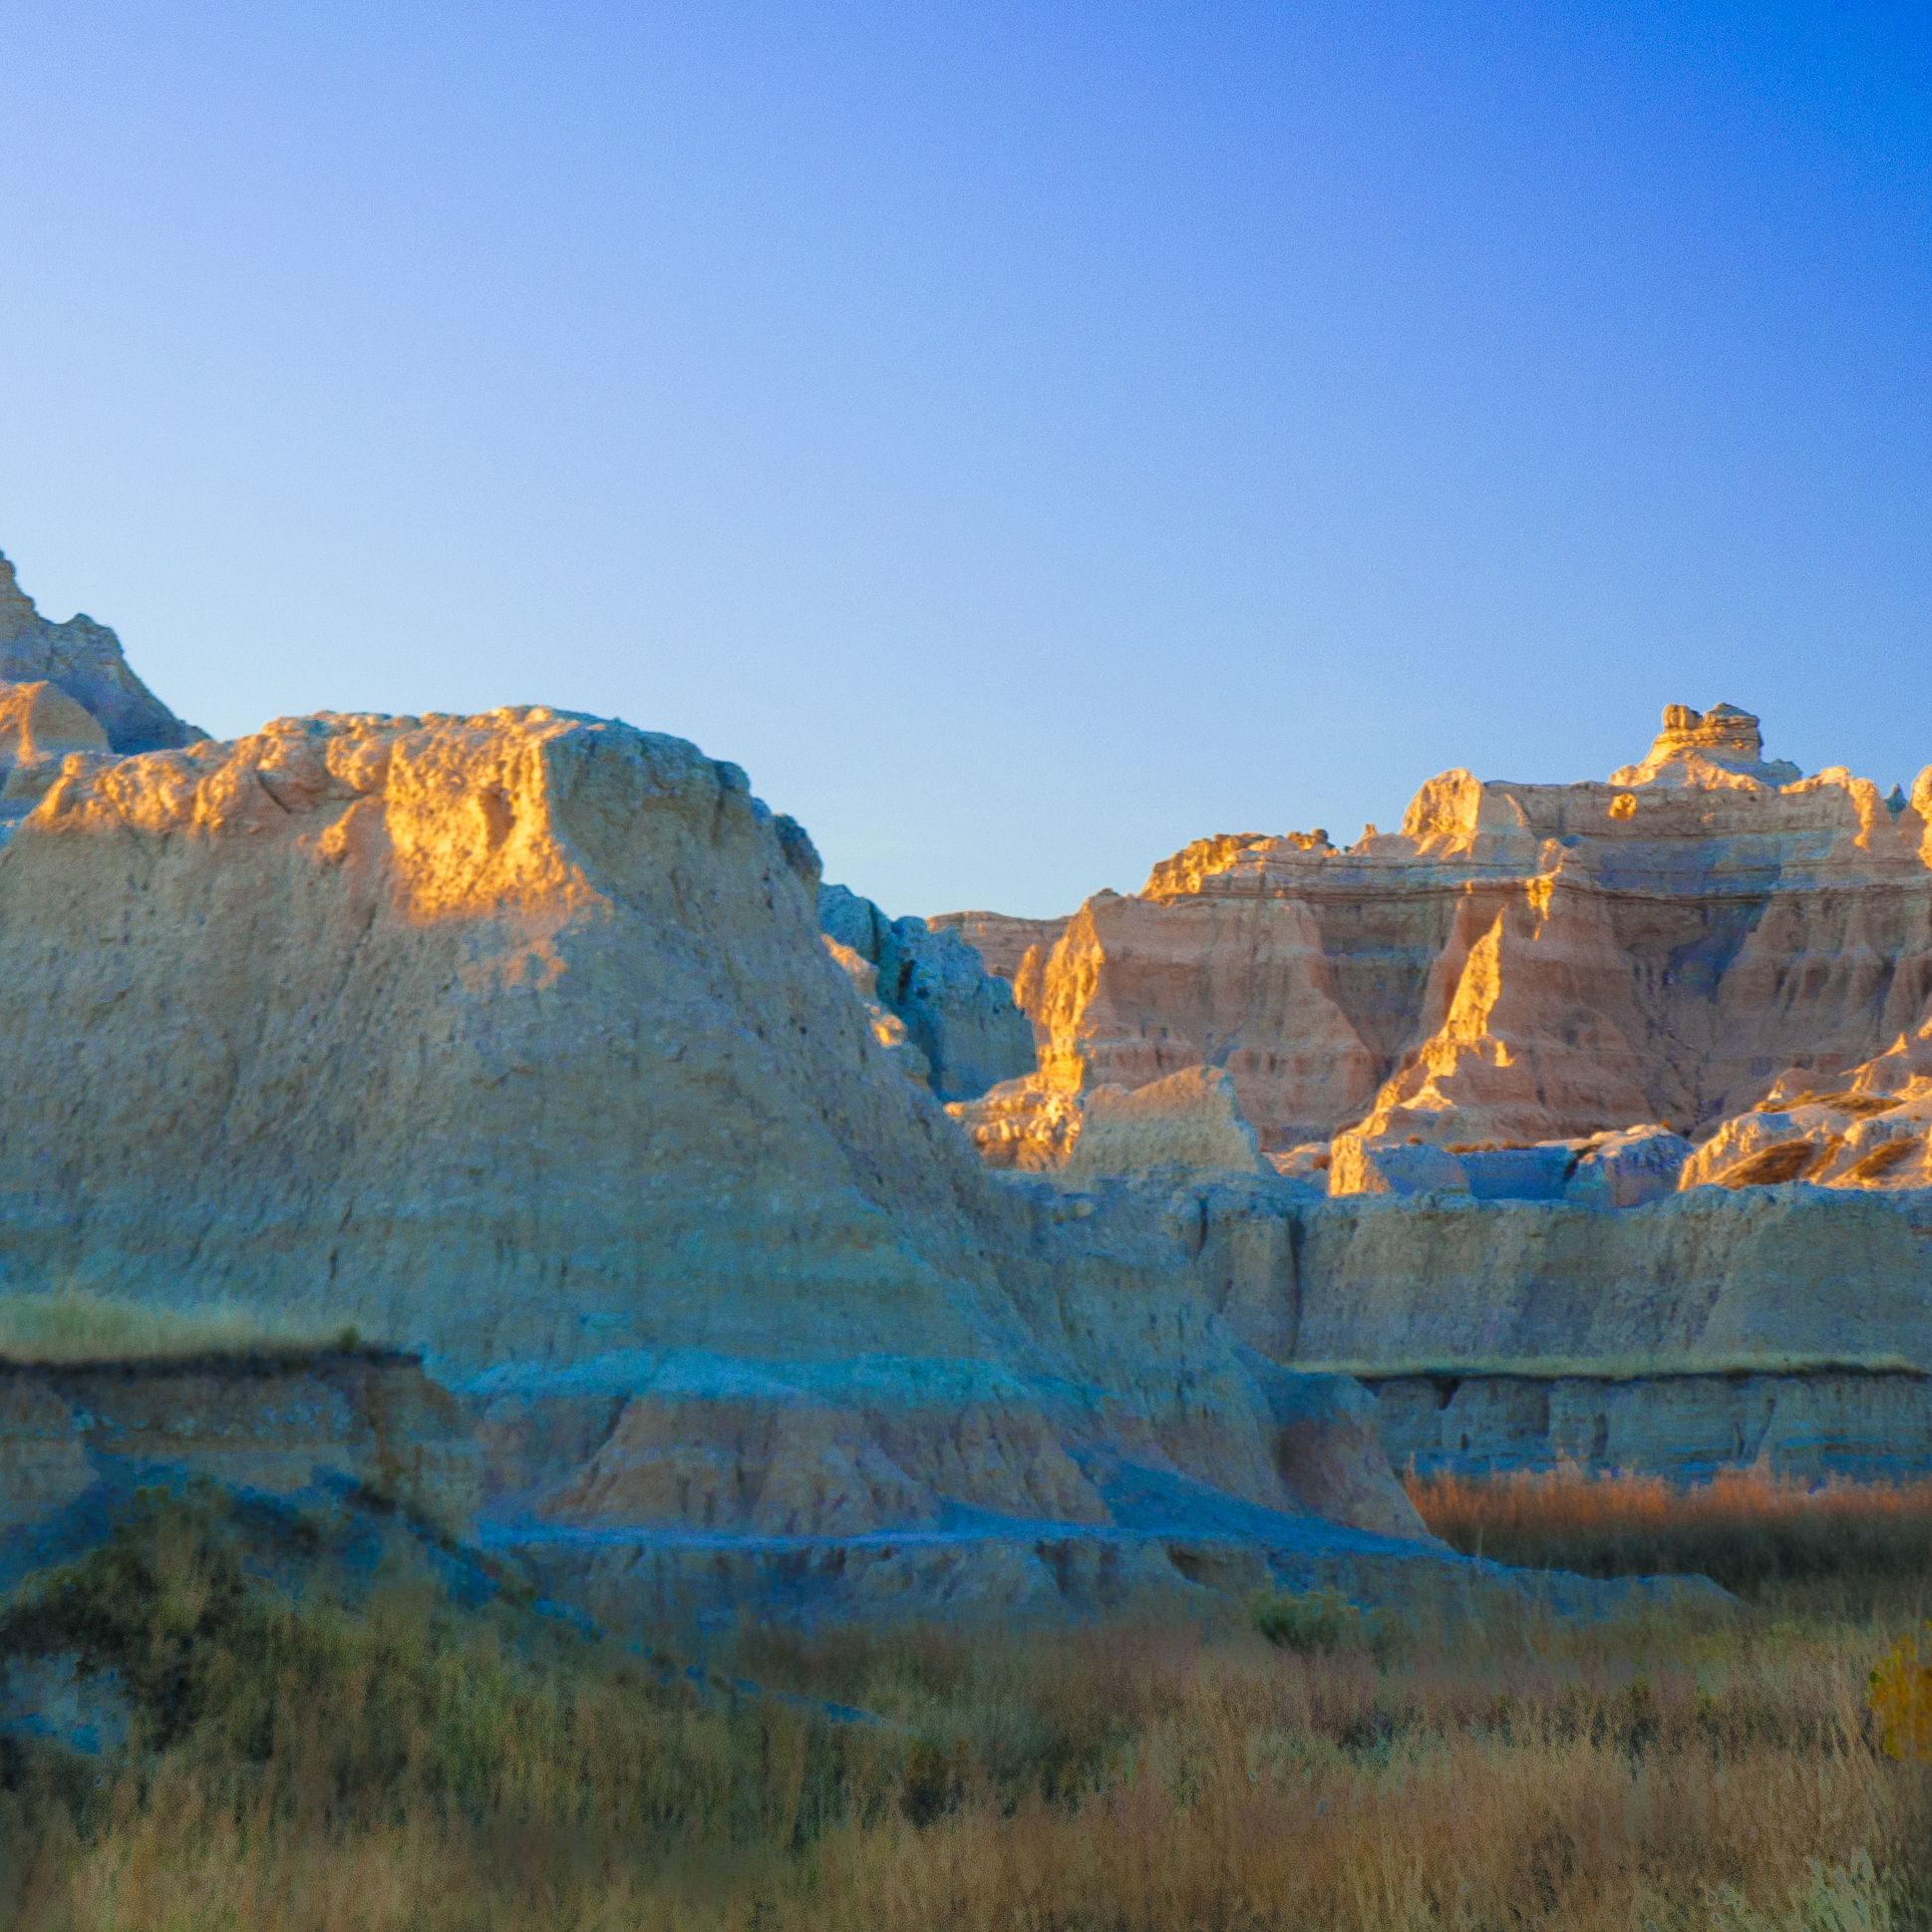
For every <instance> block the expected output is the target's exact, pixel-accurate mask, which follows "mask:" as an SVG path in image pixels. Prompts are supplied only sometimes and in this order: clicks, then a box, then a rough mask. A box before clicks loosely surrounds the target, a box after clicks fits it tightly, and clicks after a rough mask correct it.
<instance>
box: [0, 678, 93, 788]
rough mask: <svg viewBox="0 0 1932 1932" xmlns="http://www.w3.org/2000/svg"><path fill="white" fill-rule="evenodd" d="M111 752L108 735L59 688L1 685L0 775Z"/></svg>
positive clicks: (51, 686) (55, 686)
mask: <svg viewBox="0 0 1932 1932" xmlns="http://www.w3.org/2000/svg"><path fill="white" fill-rule="evenodd" d="M107 749H108V735H107V733H106V732H104V731H103V730H102V729H101V727H100V726H99V725H98V724H97V723H96V722H95V721H94V718H93V717H92V716H91V715H90V714H89V713H88V712H86V711H84V710H83V709H82V708H81V707H80V706H79V705H77V704H76V703H75V702H74V700H73V699H72V698H70V697H69V696H68V695H67V693H66V692H65V691H63V690H62V689H61V688H60V686H59V685H57V684H48V683H46V682H45V681H43V682H41V683H38V684H0V773H11V772H12V771H13V770H14V768H15V767H16V766H20V765H27V764H33V763H37V762H39V761H41V760H43V759H60V758H65V757H66V756H67V754H68V753H69V752H105V751H106V750H107Z"/></svg>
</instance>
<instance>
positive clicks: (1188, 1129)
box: [1060, 1067, 1266, 1186]
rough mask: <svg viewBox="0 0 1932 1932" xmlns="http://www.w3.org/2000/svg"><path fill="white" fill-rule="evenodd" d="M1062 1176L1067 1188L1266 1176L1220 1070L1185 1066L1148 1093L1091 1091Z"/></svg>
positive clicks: (1119, 1089) (1231, 1085)
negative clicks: (1147, 1178) (1144, 1177)
mask: <svg viewBox="0 0 1932 1932" xmlns="http://www.w3.org/2000/svg"><path fill="white" fill-rule="evenodd" d="M1085 1102H1086V1105H1085V1108H1084V1110H1083V1117H1082V1121H1081V1128H1080V1132H1079V1134H1078V1136H1077V1137H1076V1138H1075V1140H1074V1144H1073V1150H1072V1151H1071V1152H1070V1153H1069V1154H1068V1156H1067V1162H1066V1165H1065V1166H1064V1167H1063V1168H1062V1169H1061V1174H1060V1177H1061V1179H1062V1180H1064V1181H1065V1182H1066V1183H1067V1184H1068V1185H1069V1186H1080V1185H1082V1184H1084V1183H1086V1182H1089V1181H1094V1180H1100V1179H1103V1178H1108V1177H1118V1178H1127V1177H1128V1176H1132V1175H1139V1174H1155V1173H1167V1174H1173V1175H1175V1176H1177V1177H1186V1176H1192V1175H1219V1174H1229V1173H1235V1174H1258V1173H1262V1172H1264V1171H1266V1169H1265V1167H1264V1164H1263V1162H1262V1159H1261V1150H1260V1148H1259V1147H1258V1146H1257V1145H1256V1142H1255V1136H1254V1129H1253V1128H1252V1127H1249V1126H1248V1124H1247V1122H1246V1121H1244V1120H1243V1119H1242V1118H1241V1110H1240V1107H1239V1105H1238V1104H1237V1102H1236V1100H1235V1094H1234V1083H1233V1081H1232V1080H1230V1079H1229V1078H1228V1076H1227V1075H1226V1074H1225V1073H1224V1072H1222V1071H1221V1070H1220V1069H1218V1068H1213V1067H1188V1068H1184V1069H1182V1071H1181V1072H1179V1073H1177V1074H1169V1075H1168V1076H1167V1077H1166V1078H1165V1079H1164V1080H1156V1081H1151V1082H1149V1083H1148V1084H1147V1085H1146V1086H1145V1087H1140V1088H1135V1089H1132V1090H1128V1089H1127V1088H1125V1087H1096V1088H1094V1089H1093V1090H1092V1091H1091V1092H1089V1093H1088V1094H1087V1095H1086V1096H1085Z"/></svg>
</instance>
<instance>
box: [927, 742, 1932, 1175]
mask: <svg viewBox="0 0 1932 1932" xmlns="http://www.w3.org/2000/svg"><path fill="white" fill-rule="evenodd" d="M1762 751H1763V747H1762V739H1761V736H1760V732H1759V726H1758V721H1757V719H1755V718H1753V717H1752V716H1751V715H1750V714H1748V713H1745V712H1742V711H1739V710H1738V709H1736V708H1735V707H1731V706H1719V707H1717V708H1715V709H1714V710H1713V711H1711V712H1710V713H1706V714H1700V713H1696V712H1693V711H1691V710H1690V709H1689V708H1687V707H1684V706H1672V707H1671V708H1670V709H1669V711H1668V712H1667V714H1666V720H1665V728H1664V731H1663V732H1662V733H1661V734H1660V736H1659V738H1658V741H1657V744H1656V746H1655V747H1653V749H1652V752H1651V755H1650V756H1649V757H1648V758H1647V759H1645V760H1644V761H1643V762H1642V763H1641V764H1639V765H1635V766H1631V767H1627V768H1625V769H1624V770H1622V771H1620V772H1618V773H1617V774H1615V775H1614V777H1613V779H1612V780H1611V781H1610V782H1609V783H1607V784H1583V785H1567V786H1566V785H1521V784H1516V783H1511V782H1501V781H1494V782H1489V783H1482V782H1479V781H1477V780H1476V779H1474V778H1473V777H1471V776H1470V775H1469V774H1468V773H1466V772H1459V771H1458V772H1449V773H1445V774H1443V775H1442V776H1441V777H1440V778H1437V779H1434V780H1432V781H1431V782H1430V783H1429V784H1428V785H1426V786H1424V787H1423V789H1422V791H1421V792H1419V793H1418V794H1417V796H1416V799H1415V801H1414V803H1413V804H1412V805H1411V806H1410V808H1409V811H1408V813H1407V815H1406V817H1405V819H1404V822H1403V827H1402V830H1401V831H1400V832H1398V833H1378V832H1376V831H1375V830H1374V828H1373V827H1370V828H1369V829H1368V830H1367V831H1366V832H1365V834H1364V836H1363V837H1362V838H1361V839H1360V840H1359V841H1358V842H1357V843H1356V844H1355V845H1353V846H1351V847H1349V848H1347V849H1346V850H1344V849H1339V848H1338V847H1336V846H1335V845H1334V844H1333V843H1332V842H1330V840H1329V838H1328V836H1327V834H1326V833H1325V832H1308V833H1289V834H1286V835H1282V836H1262V835H1260V834H1254V833H1242V834H1237V835H1227V836H1220V837H1214V838H1207V839H1201V840H1198V841H1196V842H1195V843H1194V844H1193V845H1190V846H1188V847H1187V848H1186V849H1185V850H1184V851H1182V852H1180V853H1177V854H1176V855H1175V856H1174V857H1173V858H1171V859H1168V860H1166V861H1163V862H1162V863H1161V864H1159V865H1156V866H1155V867H1154V868H1153V871H1152V874H1151V875H1150V877H1149V878H1148V881H1147V884H1146V886H1145V888H1144V889H1143V890H1142V891H1141V892H1140V893H1139V894H1138V895H1136V896H1134V897H1130V898H1124V897H1122V896H1121V895H1119V894H1116V893H1111V892H1106V893H1100V894H1097V895H1096V896H1095V897H1094V898H1092V899H1090V900H1089V901H1088V902H1087V904H1086V905H1084V906H1083V907H1082V908H1081V909H1080V911H1079V912H1078V913H1076V914H1074V915H1073V916H1072V918H1071V919H1070V920H1068V921H1067V923H1066V924H1065V927H1064V929H1063V930H1062V931H1060V933H1059V934H1058V936H1057V937H1053V938H1052V940H1051V946H1050V948H1049V949H1048V950H1046V951H1045V953H1044V955H1043V953H1042V947H1043V946H1045V945H1046V942H1047V939H1048V936H1049V933H1050V930H1051V925H1050V922H1005V924H1004V925H1003V924H1002V922H1000V921H998V920H997V919H996V918H995V917H994V915H990V914H986V913H973V914H960V915H954V916H955V917H956V918H957V920H958V921H959V922H960V924H961V928H962V929H963V930H964V929H971V930H975V931H980V932H984V933H986V934H988V935H989V950H988V952H987V955H986V956H987V959H988V963H989V966H991V968H992V969H993V970H995V971H1000V972H1006V973H1009V974H1010V975H1011V977H1012V978H1013V981H1014V986H1015V995H1016V998H1017V999H1018V1001H1019V1004H1020V1005H1021V1006H1022V1007H1023V1008H1024V1009H1025V1010H1026V1012H1027V1013H1028V1015H1029V1017H1030V1018H1031V1019H1032V1020H1033V1022H1034V1024H1035V1027H1036V1030H1037V1032H1038V1033H1039V1036H1040V1039H1041V1049H1040V1072H1039V1074H1038V1075H1037V1076H1036V1077H1035V1084H1036V1085H1037V1086H1038V1087H1040V1088H1041V1089H1042V1090H1043V1091H1045V1090H1053V1091H1062V1092H1070V1093H1078V1092H1080V1091H1082V1090H1083V1089H1085V1088H1088V1087H1095V1086H1102V1085H1117V1086H1124V1087H1128V1088H1133V1087H1140V1086H1144V1085H1146V1084H1148V1083H1150V1082H1152V1081H1156V1080H1160V1079H1163V1078H1165V1077H1166V1076H1168V1075H1170V1074H1172V1073H1174V1072H1177V1071H1178V1070H1180V1069H1182V1068H1185V1067H1191V1066H1198V1065H1203V1064H1204V1065H1207V1066H1210V1067H1214V1068H1219V1069H1224V1070H1225V1071H1226V1072H1227V1073H1228V1075H1229V1076H1230V1077H1231V1078H1232V1080H1233V1082H1234V1086H1235V1091H1236V1094H1237V1096H1238V1099H1239V1103H1240V1107H1241V1111H1242V1113H1243V1114H1244V1115H1245V1116H1246V1118H1247V1119H1248V1121H1249V1122H1250V1123H1251V1124H1252V1125H1253V1126H1254V1127H1255V1129H1256V1131H1257V1133H1258V1135H1259V1137H1260V1142H1261V1145H1262V1147H1263V1148H1264V1149H1265V1150H1269V1151H1276V1152H1287V1151H1290V1150H1293V1149H1295V1148H1297V1147H1304V1146H1312V1145H1314V1144H1317V1143H1326V1142H1328V1141H1330V1140H1331V1139H1333V1138H1334V1137H1335V1136H1337V1135H1338V1134H1342V1133H1349V1134H1352V1135H1353V1136H1354V1137H1355V1138H1356V1140H1357V1141H1358V1142H1359V1143H1361V1144H1362V1145H1365V1146H1374V1145H1388V1144H1397V1145H1400V1144H1406V1143H1408V1142H1409V1141H1410V1140H1412V1139H1414V1140H1419V1141H1422V1142H1425V1143H1428V1144H1431V1145H1435V1146H1439V1147H1446V1148H1447V1147H1480V1146H1483V1145H1485V1144H1486V1145H1488V1146H1495V1147H1503V1148H1508V1147H1512V1146H1523V1145H1528V1144H1531V1143H1535V1142H1538V1141H1552V1140H1574V1139H1577V1138H1580V1137H1586V1136H1590V1135H1597V1134H1602V1133H1605V1132H1612V1131H1621V1130H1624V1129H1627V1128H1630V1127H1633V1126H1637V1125H1660V1126H1662V1127H1667V1128H1669V1129H1671V1130H1673V1131H1675V1132H1676V1133H1678V1134H1679V1135H1681V1136H1684V1137H1687V1138H1691V1139H1693V1140H1696V1139H1701V1138H1703V1137H1705V1136H1707V1135H1709V1134H1710V1133H1711V1132H1712V1131H1714V1130H1715V1129H1716V1128H1717V1127H1719V1126H1720V1124H1721V1123H1723V1122H1724V1121H1725V1120H1727V1119H1729V1118H1731V1117H1734V1116H1737V1115H1739V1114H1741V1113H1743V1112H1745V1111H1747V1110H1749V1109H1751V1108H1752V1107H1754V1106H1756V1105H1757V1104H1758V1103H1759V1102H1760V1101H1761V1100H1762V1099H1764V1098H1765V1096H1766V1095H1767V1094H1768V1093H1769V1092H1770V1091H1771V1088H1772V1087H1773V1084H1774V1083H1776V1082H1778V1080H1779V1078H1780V1076H1784V1075H1789V1076H1790V1077H1791V1079H1792V1080H1795V1079H1796V1077H1797V1076H1803V1077H1804V1079H1805V1080H1806V1081H1807V1082H1808V1084H1809V1085H1811V1086H1812V1087H1813V1088H1814V1089H1815V1090H1816V1091H1817V1092H1819V1093H1824V1092H1827V1091H1830V1090H1831V1089H1833V1088H1834V1087H1836V1086H1842V1085H1846V1084H1849V1082H1850V1080H1851V1078H1852V1071H1853V1070H1856V1069H1860V1068H1862V1067H1863V1066H1865V1065H1866V1064H1868V1063H1870V1062H1871V1061H1872V1060H1873V1059H1874V1058H1875V1057H1878V1056H1883V1055H1886V1054H1888V1053H1890V1052H1892V1051H1894V1050H1895V1049H1896V1048H1897V1047H1898V1045H1899V1043H1900V1042H1901V1041H1904V1040H1906V1039H1907V1038H1912V1037H1920V1038H1925V1039H1928V1040H1932V830H1929V829H1928V820H1932V769H1928V771H1927V772H1926V773H1924V774H1922V775H1921V776H1920V778H1919V780H1918V781H1917V783H1916V784H1915V786H1914V787H1913V788H1912V792H1911V796H1910V798H1909V799H1907V798H1906V797H1905V796H1904V794H1903V793H1902V792H1901V793H1898V794H1896V795H1895V796H1894V797H1892V798H1890V799H1885V798H1881V797H1880V795H1879V793H1878V790H1877V788H1876V787H1875V786H1873V785H1871V784H1870V783H1868V782H1867V781H1865V780H1862V779H1855V778H1853V777H1852V776H1851V775H1850V774H1849V773H1847V772H1844V771H1843V770H1841V769H1835V768H1834V769H1832V770H1828V771H1825V772H1822V773H1819V774H1818V775H1817V776H1815V777H1813V778H1810V779H1800V778H1799V777H1798V775H1797V773H1796V771H1795V768H1793V767H1790V766H1788V765H1786V764H1782V763H1776V762H1768V761H1766V760H1765V759H1764V758H1763V755H1762ZM1008 927H1010V931H1008V930H1007V928H1008ZM1003 932H1005V933H1006V943H1005V945H1004V947H1003V948H1002V947H1001V946H1000V945H998V944H994V943H993V940H994V939H995V938H997V937H998V936H999V935H1000V934H1002V933H1003ZM1029 933H1032V934H1034V935H1035V936H1033V937H1032V938H1030V939H1029V940H1028V944H1027V945H1026V946H1025V948H1024V949H1022V948H1021V946H1020V941H1021V940H1022V939H1023V938H1027V936H1028V934H1029ZM1016 954H1017V958H1016ZM1926 1057H1927V1061H1928V1068H1932V1049H1928V1050H1927V1055H1926ZM1792 1091H1795V1089H1794V1088H1793V1089H1792ZM1009 1111H1010V1112H1011V1111H1012V1110H1009ZM1900 1118H1901V1120H1902V1119H1903V1118H1904V1117H1900ZM1828 1137H1829V1133H1828V1132H1827V1133H1823V1134H1820V1135H1819V1136H1818V1139H1819V1143H1820V1144H1822V1141H1823V1139H1825V1138H1828ZM1918 1137H1919V1138H1920V1140H1921V1141H1923V1138H1924V1135H1923V1133H1922V1132H1921V1133H1920V1134H1919V1136H1918ZM1021 1164H1025V1163H1021ZM1845 1164H1846V1165H1847V1166H1848V1165H1849V1164H1850V1163H1845ZM1333 1168H1334V1170H1336V1171H1338V1172H1340V1173H1343V1174H1348V1173H1353V1172H1356V1171H1358V1170H1360V1171H1366V1169H1361V1165H1360V1163H1359V1162H1356V1163H1354V1164H1351V1162H1349V1161H1345V1160H1343V1159H1342V1158H1341V1152H1340V1150H1338V1153H1337V1157H1336V1160H1335V1162H1334V1163H1333ZM1914 1184H1923V1183H1922V1182H1915V1183H1914Z"/></svg>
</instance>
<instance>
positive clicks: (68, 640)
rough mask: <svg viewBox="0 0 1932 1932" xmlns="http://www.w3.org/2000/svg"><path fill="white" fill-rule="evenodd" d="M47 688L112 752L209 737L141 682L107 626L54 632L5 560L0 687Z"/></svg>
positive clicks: (71, 622)
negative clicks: (90, 724) (94, 727)
mask: <svg viewBox="0 0 1932 1932" xmlns="http://www.w3.org/2000/svg"><path fill="white" fill-rule="evenodd" d="M39 683H46V684H52V685H55V686H57V687H58V688H59V689H60V690H61V691H62V692H64V693H65V694H66V695H67V696H68V697H69V698H70V699H72V700H73V701H74V703H75V704H76V705H77V706H79V707H80V709H81V710H82V711H84V712H86V713H87V715H88V716H89V717H90V718H92V719H94V720H95V721H96V722H97V723H98V724H99V726H100V728H101V731H102V733H103V748H104V749H107V748H112V749H113V750H114V751H116V752H118V753H122V754H127V753H130V752H153V751H173V750H177V749H179V748H180V747H181V746H183V745H190V744H192V743H193V742H194V741H195V740H196V739H197V738H200V737H203V736H204V735H205V734H203V733H201V732H199V731H197V730H196V729H195V728H194V727H193V726H192V725H186V724H183V723H182V722H181V721H180V719H178V718H176V717H175V716H174V714H173V713H172V712H171V711H169V710H168V708H167V707H166V706H165V705H164V704H162V703H161V700H160V699H159V698H157V697H156V696H155V694H154V693H153V692H152V691H150V690H149V689H148V687H147V686H146V685H145V684H143V683H142V681H141V680H140V679H139V678H138V677H136V676H135V674H134V672H133V671H132V670H130V669H129V667H128V660H127V658H126V656H125V655H124V654H123V652H122V649H121V640H120V639H119V638H118V637H116V636H115V634H114V632H113V631H111V630H109V629H108V628H107V626H106V625H104V624H97V623H96V622H95V621H94V619H93V618H91V617H89V616H87V615H86V614H85V613H82V614H77V615H75V616H73V617H70V618H69V619H68V620H67V622H66V623H64V624H50V623H49V622H48V621H47V619H46V618H44V617H43V616H41V614H40V612H39V611H37V610H36V609H35V608H34V601H33V599H32V598H31V597H29V596H28V595H27V594H26V593H25V592H24V591H23V590H22V589H21V588H20V582H19V579H18V578H17V577H16V576H15V574H14V567H13V565H12V564H11V563H9V562H8V561H7V559H6V558H5V557H4V556H0V686H3V685H5V684H15V685H20V684H29V685H31V684H39Z"/></svg>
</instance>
